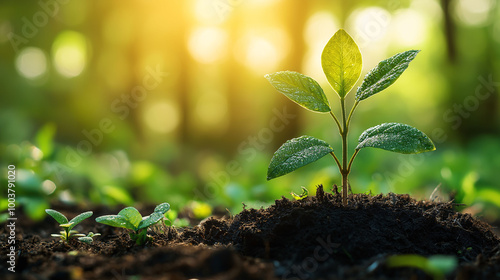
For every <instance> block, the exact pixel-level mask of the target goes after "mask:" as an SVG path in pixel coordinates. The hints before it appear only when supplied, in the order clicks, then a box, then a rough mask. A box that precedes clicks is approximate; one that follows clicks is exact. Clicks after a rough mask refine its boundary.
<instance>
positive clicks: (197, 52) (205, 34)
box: [188, 27, 228, 64]
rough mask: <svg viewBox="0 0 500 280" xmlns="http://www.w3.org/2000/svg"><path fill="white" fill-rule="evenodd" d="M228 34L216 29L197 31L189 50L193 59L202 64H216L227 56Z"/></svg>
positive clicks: (201, 28)
mask: <svg viewBox="0 0 500 280" xmlns="http://www.w3.org/2000/svg"><path fill="white" fill-rule="evenodd" d="M227 41H228V38H227V33H226V31H224V30H223V29H220V28H216V27H200V28H197V29H195V30H194V31H193V32H192V34H191V37H190V38H189V42H188V48H189V52H190V53H191V55H192V56H193V58H194V59H195V60H196V61H198V62H200V63H206V64H210V63H214V62H218V61H220V60H222V59H223V58H224V57H225V56H226V54H227Z"/></svg>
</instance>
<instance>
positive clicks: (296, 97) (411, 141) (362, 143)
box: [266, 29, 435, 205]
mask: <svg viewBox="0 0 500 280" xmlns="http://www.w3.org/2000/svg"><path fill="white" fill-rule="evenodd" d="M418 52H419V51H417V50H410V51H406V52H402V53H399V54H396V55H394V56H392V57H390V58H388V59H386V60H383V61H381V62H380V63H379V64H378V65H377V66H376V67H375V68H374V69H372V70H371V71H370V72H368V74H367V75H366V76H365V78H364V80H363V82H362V84H361V86H360V87H358V89H357V91H356V97H355V102H354V104H353V106H352V108H351V110H350V113H349V114H348V115H347V111H346V104H345V103H346V101H345V97H346V95H347V94H348V93H349V91H350V90H351V89H352V87H353V86H354V85H355V84H356V81H357V80H358V79H359V77H360V75H361V68H362V58H361V53H360V51H359V48H358V46H357V45H356V43H355V42H354V40H353V39H352V38H351V36H349V34H348V33H347V32H345V31H344V30H343V29H340V30H339V31H337V32H336V33H335V34H334V35H333V37H332V38H331V39H330V41H329V42H328V43H327V44H326V46H325V48H324V49H323V53H322V55H321V64H322V67H323V71H324V73H325V75H326V77H327V80H328V82H329V83H330V85H331V86H332V88H333V90H334V91H335V92H336V93H337V95H338V97H339V98H340V107H341V114H342V118H341V119H340V121H339V118H337V116H336V115H335V114H334V113H333V111H332V109H331V107H330V104H329V102H328V99H327V97H326V95H325V93H324V92H323V89H322V88H321V86H320V85H319V84H318V82H316V81H315V80H314V79H312V78H311V77H308V76H305V75H303V74H300V73H297V72H292V71H282V72H277V73H274V74H268V75H266V78H267V79H268V80H269V82H270V83H271V84H272V85H273V86H274V87H275V88H276V89H277V90H278V91H280V92H281V93H283V94H284V95H285V96H287V97H288V98H290V99H291V100H292V101H294V102H295V103H297V104H299V105H300V106H302V107H304V108H306V109H309V110H311V111H314V112H319V113H329V114H330V115H331V116H332V118H333V120H334V121H335V123H336V125H337V127H338V130H339V132H340V136H341V138H342V162H340V160H339V158H338V157H337V155H336V154H335V152H334V150H333V148H332V147H331V146H330V145H329V144H328V143H327V142H325V141H323V140H320V139H317V138H315V137H311V136H301V137H298V138H295V139H292V140H289V141H287V142H286V143H284V144H283V145H282V146H281V147H280V148H279V149H278V150H277V151H276V152H275V154H274V156H273V158H272V159H271V162H270V164H269V167H268V172H267V179H268V180H271V179H274V178H276V177H279V176H282V175H285V174H287V173H290V172H292V171H294V170H296V169H297V168H300V167H302V166H304V165H307V164H309V163H311V162H314V161H316V160H318V159H320V158H322V157H324V156H325V155H328V154H331V155H332V156H333V159H334V160H335V162H336V164H337V166H338V168H339V170H340V173H341V175H342V197H343V204H344V205H346V204H347V189H348V185H349V179H348V176H349V173H350V172H351V166H352V163H353V160H354V158H355V157H356V155H357V154H358V152H359V151H360V149H362V148H366V147H373V148H379V149H383V150H387V151H392V152H398V153H403V154H416V153H422V152H428V151H433V150H435V147H434V144H433V143H432V141H431V140H430V139H429V137H427V135H425V134H424V133H423V132H421V131H420V130H418V129H416V128H414V127H411V126H409V125H406V124H401V123H383V124H380V125H377V126H375V127H371V128H369V129H367V130H365V131H364V132H363V133H362V134H361V136H360V137H359V139H358V145H357V146H356V148H355V150H354V153H353V154H352V156H351V158H350V160H348V147H347V135H348V133H349V124H350V122H351V118H352V116H353V113H354V111H355V109H356V108H357V106H358V105H359V103H360V102H361V101H363V100H365V99H367V98H368V97H370V96H372V95H374V94H376V93H379V92H381V91H382V90H384V89H386V88H387V87H389V86H390V85H392V84H393V83H394V82H395V81H396V80H397V79H398V78H399V76H401V74H402V73H403V72H404V71H405V70H406V68H408V65H409V63H410V62H411V61H412V60H413V59H414V58H415V56H416V55H417V54H418Z"/></svg>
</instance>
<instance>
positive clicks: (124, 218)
mask: <svg viewBox="0 0 500 280" xmlns="http://www.w3.org/2000/svg"><path fill="white" fill-rule="evenodd" d="M168 210H170V204H168V203H166V202H165V203H162V204H159V205H158V206H156V208H155V210H154V212H153V213H152V214H151V215H149V216H145V217H142V216H141V213H139V211H138V210H137V209H135V208H134V207H126V208H124V209H123V210H121V211H120V212H118V214H117V215H105V216H100V217H97V218H96V219H95V220H96V222H98V223H102V224H105V225H109V226H113V227H120V228H126V229H130V230H132V231H133V232H130V233H129V235H130V238H131V239H132V240H133V241H135V243H136V244H137V245H144V244H145V243H146V242H148V241H150V240H151V238H150V237H149V236H148V235H147V230H148V227H150V226H152V225H154V224H156V223H158V222H159V221H160V220H162V219H163V218H164V217H165V213H167V211H168Z"/></svg>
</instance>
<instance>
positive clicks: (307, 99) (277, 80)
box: [265, 71, 331, 112]
mask: <svg viewBox="0 0 500 280" xmlns="http://www.w3.org/2000/svg"><path fill="white" fill-rule="evenodd" d="M265 77H266V79H267V80H268V81H269V82H270V83H271V85H273V87H274V88H275V89H277V90H278V91H279V92H281V93H283V94H284V95H285V96H286V97H288V98H290V99H291V100H292V101H293V102H295V103H297V104H299V105H300V106H302V107H304V108H306V109H309V110H312V111H316V112H330V111H331V109H330V104H329V103H328V99H327V98H326V96H325V93H324V92H323V89H322V88H321V87H320V85H319V84H318V82H316V81H315V80H314V79H312V78H310V77H308V76H306V75H303V74H300V73H297V72H292V71H282V72H277V73H273V74H267V75H265Z"/></svg>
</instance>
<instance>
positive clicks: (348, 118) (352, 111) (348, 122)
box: [347, 100, 359, 126]
mask: <svg viewBox="0 0 500 280" xmlns="http://www.w3.org/2000/svg"><path fill="white" fill-rule="evenodd" d="M358 104H359V100H356V101H355V102H354V105H353V106H352V109H351V112H350V113H349V117H347V126H349V124H350V123H351V117H352V114H353V113H354V110H356V107H358Z"/></svg>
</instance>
